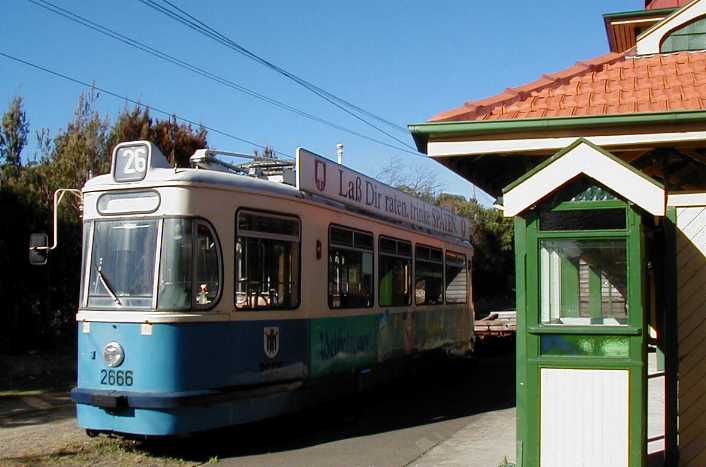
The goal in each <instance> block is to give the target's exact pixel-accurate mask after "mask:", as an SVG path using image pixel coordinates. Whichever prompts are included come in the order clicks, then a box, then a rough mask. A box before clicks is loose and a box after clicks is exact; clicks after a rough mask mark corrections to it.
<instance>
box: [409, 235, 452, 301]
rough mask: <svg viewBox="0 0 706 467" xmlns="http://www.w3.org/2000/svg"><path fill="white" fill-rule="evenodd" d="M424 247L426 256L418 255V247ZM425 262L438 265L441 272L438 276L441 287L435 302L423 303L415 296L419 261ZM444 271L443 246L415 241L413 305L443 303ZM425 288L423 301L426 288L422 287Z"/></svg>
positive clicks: (444, 293) (444, 294) (444, 292)
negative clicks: (439, 295) (439, 294)
mask: <svg viewBox="0 0 706 467" xmlns="http://www.w3.org/2000/svg"><path fill="white" fill-rule="evenodd" d="M420 248H424V249H426V250H428V255H427V257H426V258H421V259H420V257H419V249H420ZM432 252H434V253H438V254H439V257H438V258H434V257H433V256H432ZM420 261H421V262H423V263H427V264H433V265H438V266H439V271H440V273H441V277H440V281H441V284H440V287H441V299H440V300H439V301H438V302H435V303H425V302H419V301H418V298H417V282H418V281H419V279H420V277H419V276H418V275H417V273H418V271H419V266H418V263H419V262H420ZM445 272H446V267H445V264H444V249H443V248H438V247H434V246H431V245H426V244H423V243H415V245H414V304H415V306H437V305H443V304H444V301H445V296H446V286H445V280H444V277H445V276H444V274H445ZM424 290H425V301H426V290H427V288H426V287H425V288H424Z"/></svg>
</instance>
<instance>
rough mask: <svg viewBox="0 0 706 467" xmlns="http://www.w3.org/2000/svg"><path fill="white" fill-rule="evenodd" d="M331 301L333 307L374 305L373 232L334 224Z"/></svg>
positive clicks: (329, 274) (330, 238)
mask: <svg viewBox="0 0 706 467" xmlns="http://www.w3.org/2000/svg"><path fill="white" fill-rule="evenodd" d="M328 304H329V307H330V308H367V307H371V306H373V236H372V234H369V233H365V232H359V231H357V230H352V229H346V228H344V227H336V226H331V228H330V230H329V249H328Z"/></svg>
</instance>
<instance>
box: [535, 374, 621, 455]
mask: <svg viewBox="0 0 706 467" xmlns="http://www.w3.org/2000/svg"><path fill="white" fill-rule="evenodd" d="M629 387H630V384H629V372H628V370H567V369H557V368H542V370H541V386H540V392H541V396H540V400H541V414H540V416H541V418H540V420H541V442H540V465H541V466H542V467H566V466H572V467H583V466H585V467H595V466H601V467H628V446H629V443H628V435H629V433H628V426H629V424H628V402H629Z"/></svg>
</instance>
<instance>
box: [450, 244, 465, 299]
mask: <svg viewBox="0 0 706 467" xmlns="http://www.w3.org/2000/svg"><path fill="white" fill-rule="evenodd" d="M467 286H468V278H467V270H466V255H462V254H460V253H453V252H451V251H447V252H446V303H466V288H467Z"/></svg>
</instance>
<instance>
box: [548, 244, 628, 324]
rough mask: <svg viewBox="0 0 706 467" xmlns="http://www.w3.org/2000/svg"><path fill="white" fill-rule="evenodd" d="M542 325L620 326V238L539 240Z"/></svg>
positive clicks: (623, 274) (623, 257)
mask: <svg viewBox="0 0 706 467" xmlns="http://www.w3.org/2000/svg"><path fill="white" fill-rule="evenodd" d="M539 256H540V257H539V263H540V296H541V318H542V324H564V325H590V324H603V325H624V324H627V320H628V309H627V301H626V299H627V296H628V295H627V294H628V282H627V251H626V241H625V240H622V239H620V240H617V239H616V240H612V239H605V240H563V239H562V240H541V241H540V251H539Z"/></svg>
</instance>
